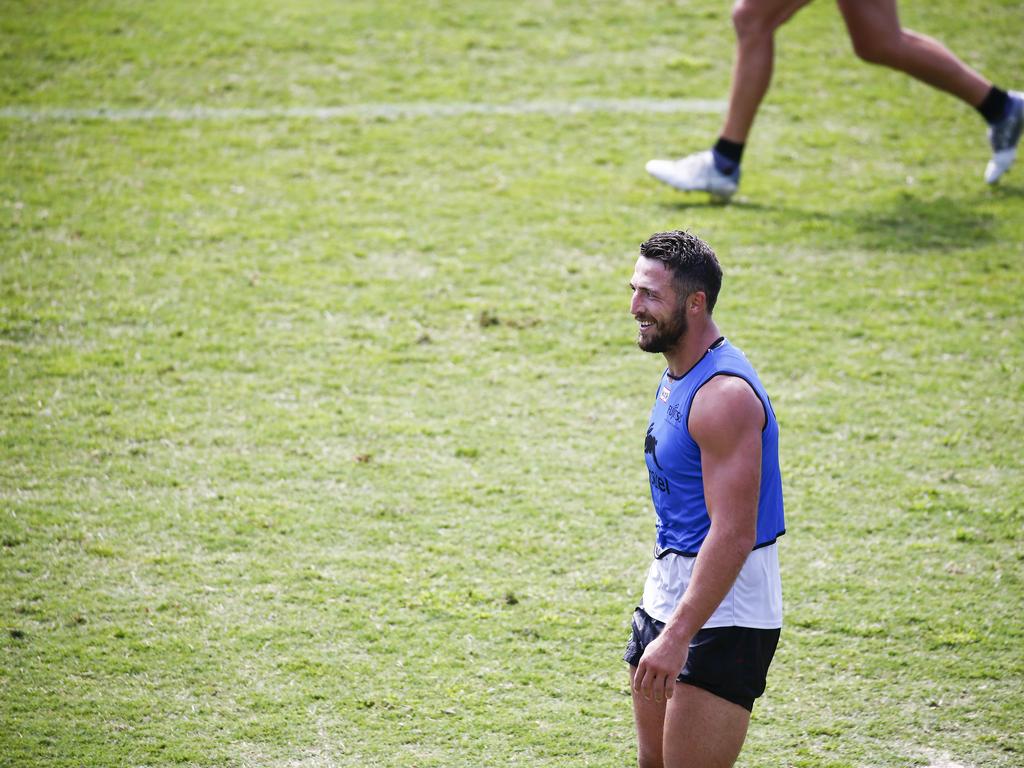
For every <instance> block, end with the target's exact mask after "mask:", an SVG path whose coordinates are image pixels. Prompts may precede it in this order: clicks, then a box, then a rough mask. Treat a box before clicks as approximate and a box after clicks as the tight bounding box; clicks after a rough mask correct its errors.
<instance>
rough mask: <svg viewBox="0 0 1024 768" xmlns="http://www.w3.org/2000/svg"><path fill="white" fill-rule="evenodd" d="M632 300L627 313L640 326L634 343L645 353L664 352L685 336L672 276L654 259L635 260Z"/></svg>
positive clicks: (684, 316)
mask: <svg viewBox="0 0 1024 768" xmlns="http://www.w3.org/2000/svg"><path fill="white" fill-rule="evenodd" d="M629 287H630V288H632V289H633V300H632V302H630V305H629V311H630V313H631V314H632V315H633V317H635V318H636V321H637V322H638V323H639V324H640V329H639V331H638V332H637V336H636V343H637V346H639V347H640V349H642V350H644V351H645V352H666V351H668V350H670V349H672V348H674V347H675V346H676V345H677V344H678V343H679V342H680V341H681V340H682V339H683V337H684V336H685V335H686V314H685V312H684V311H683V301H682V300H683V299H685V298H686V297H685V296H680V295H679V294H678V292H677V291H676V288H675V284H674V283H673V281H672V273H671V272H670V271H669V269H668V267H666V266H665V265H664V264H662V263H661V262H660V261H658V260H656V259H647V258H644V257H643V256H641V257H640V258H639V259H637V260H636V267H635V269H634V270H633V279H632V280H630V282H629Z"/></svg>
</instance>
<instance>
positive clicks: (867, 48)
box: [838, 0, 1024, 184]
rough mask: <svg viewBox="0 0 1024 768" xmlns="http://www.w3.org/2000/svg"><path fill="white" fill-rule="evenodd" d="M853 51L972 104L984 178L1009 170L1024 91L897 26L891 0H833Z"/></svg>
mask: <svg viewBox="0 0 1024 768" xmlns="http://www.w3.org/2000/svg"><path fill="white" fill-rule="evenodd" d="M838 3H839V10H840V11H841V12H842V14H843V19H844V20H845V21H846V29H847V30H848V31H849V33H850V41H851V42H852V43H853V50H854V51H855V52H856V54H857V55H858V56H859V57H860V58H861V59H863V60H864V61H867V62H870V63H872V64H880V65H882V66H885V67H890V68H892V69H896V70H899V71H901V72H905V73H906V74H908V75H910V76H911V77H914V78H916V79H918V80H920V81H921V82H923V83H927V84H928V85H930V86H932V87H933V88H938V89H939V90H942V91H945V92H946V93H950V94H952V95H954V96H956V97H957V98H959V99H961V100H962V101H965V102H967V103H968V104H970V105H971V106H972V107H974V108H975V109H977V110H978V111H979V112H980V113H981V114H982V116H983V117H984V118H985V120H986V121H987V122H988V124H989V132H988V138H989V144H990V145H991V147H992V159H991V160H990V161H989V163H988V166H987V167H986V168H985V181H987V182H988V183H989V184H993V183H995V182H996V181H998V180H999V178H1000V177H1001V176H1002V175H1003V174H1004V173H1006V171H1008V170H1009V169H1010V166H1011V165H1013V161H1014V159H1015V158H1016V155H1017V144H1018V143H1019V141H1020V137H1021V133H1022V130H1024V96H1022V95H1021V94H1019V93H1015V92H1010V93H1007V92H1006V91H1003V90H1001V89H999V88H996V87H994V86H993V85H992V83H991V82H990V81H989V80H987V79H986V78H985V77H983V76H982V75H980V74H979V73H978V72H976V71H974V70H973V69H971V68H970V67H969V66H967V65H966V64H964V63H963V62H962V61H961V60H960V59H959V58H957V57H956V55H955V54H954V53H953V52H952V51H950V50H949V49H948V48H946V46H944V45H943V44H942V43H940V42H939V41H938V40H935V39H934V38H931V37H928V36H927V35H922V34H919V33H917V32H912V31H910V30H909V29H903V28H902V27H901V26H900V20H899V13H898V12H897V10H896V0H838Z"/></svg>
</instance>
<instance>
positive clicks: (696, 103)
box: [0, 99, 726, 122]
mask: <svg viewBox="0 0 1024 768" xmlns="http://www.w3.org/2000/svg"><path fill="white" fill-rule="evenodd" d="M725 107H726V103H725V102H724V101H717V100H710V99H578V100H576V101H510V102H507V103H504V104H490V103H480V102H437V101H419V102H408V103H404V104H400V103H399V104H373V103H369V104H348V105H345V106H338V107H203V106H193V107H139V108H134V107H46V106H40V107H34V106H20V107H19V106H7V107H0V119H2V120H22V121H30V122H74V121H79V120H99V121H105V122H123V121H140V122H147V121H155V120H170V121H175V122H194V121H201V120H217V121H223V122H233V121H242V120H339V119H374V118H383V119H402V118H434V117H440V118H446V117H462V116H464V115H501V116H509V117H515V116H519V115H548V116H553V117H562V116H567V115H577V114H587V113H601V112H604V113H627V114H678V113H683V114H716V115H717V114H721V113H722V112H724V111H725Z"/></svg>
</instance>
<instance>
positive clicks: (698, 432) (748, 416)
mask: <svg viewBox="0 0 1024 768" xmlns="http://www.w3.org/2000/svg"><path fill="white" fill-rule="evenodd" d="M764 418H765V413H764V406H763V405H762V403H761V398H760V397H758V395H757V393H756V392H755V391H754V388H753V386H752V385H751V384H750V382H748V381H747V380H746V379H744V378H742V377H741V376H738V375H734V374H729V373H722V374H718V375H716V376H713V377H712V378H710V379H708V381H707V382H706V383H705V384H704V386H702V387H701V388H700V389H699V390H698V391H697V394H696V395H694V398H693V405H692V406H691V407H690V419H689V422H690V434H692V435H693V437H694V439H696V440H697V442H698V443H699V442H700V438H701V436H702V435H721V434H723V433H725V434H730V433H736V432H741V431H743V430H745V429H750V428H753V427H755V426H756V427H757V429H761V427H762V426H763V425H764Z"/></svg>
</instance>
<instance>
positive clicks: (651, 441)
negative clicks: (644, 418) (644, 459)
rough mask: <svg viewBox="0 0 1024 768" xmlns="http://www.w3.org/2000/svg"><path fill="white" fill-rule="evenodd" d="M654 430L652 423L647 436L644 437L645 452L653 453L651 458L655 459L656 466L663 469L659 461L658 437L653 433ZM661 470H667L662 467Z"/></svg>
mask: <svg viewBox="0 0 1024 768" xmlns="http://www.w3.org/2000/svg"><path fill="white" fill-rule="evenodd" d="M652 431H654V425H653V424H651V426H649V427H648V428H647V437H645V438H644V453H645V454H648V453H649V454H651V458H652V459H654V466H656V467H657V468H658V469H661V464H659V463H658V454H657V450H658V438H656V437H655V436H654V435H652V434H651V432H652ZM661 471H662V472H664V471H665V470H663V469H662V470H661Z"/></svg>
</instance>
